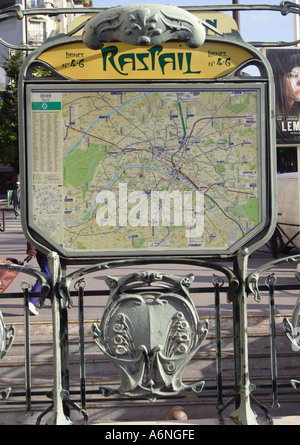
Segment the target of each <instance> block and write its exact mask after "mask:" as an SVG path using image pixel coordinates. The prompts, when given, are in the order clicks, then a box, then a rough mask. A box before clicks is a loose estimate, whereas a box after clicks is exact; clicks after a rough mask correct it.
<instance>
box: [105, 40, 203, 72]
mask: <svg viewBox="0 0 300 445" xmlns="http://www.w3.org/2000/svg"><path fill="white" fill-rule="evenodd" d="M101 53H102V69H103V71H107V70H108V66H110V67H112V68H113V69H114V70H115V71H116V72H117V73H119V74H121V75H122V76H128V72H133V71H149V70H150V71H155V70H157V69H159V70H160V72H161V74H162V75H165V69H166V66H170V68H171V71H175V72H176V71H180V72H181V73H182V74H192V73H194V74H200V73H201V71H199V70H196V71H193V70H192V52H188V51H187V52H170V51H169V52H164V48H163V47H162V46H161V45H155V46H153V47H151V48H149V49H148V50H146V51H145V52H144V53H135V52H132V53H126V54H123V53H121V54H119V49H118V47H117V46H115V45H110V46H106V47H104V48H102V49H101ZM127 66H128V68H127V72H126V67H127Z"/></svg>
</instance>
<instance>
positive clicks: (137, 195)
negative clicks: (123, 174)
mask: <svg viewBox="0 0 300 445" xmlns="http://www.w3.org/2000/svg"><path fill="white" fill-rule="evenodd" d="M96 203H97V205H98V206H99V207H98V210H97V212H96V222H97V224H98V225H99V226H100V227H128V226H129V227H130V226H131V227H147V226H151V227H157V226H161V227H168V226H171V225H172V226H177V227H184V228H185V236H186V237H189V238H192V237H193V238H194V237H200V236H201V235H202V233H203V229H204V195H203V193H201V192H199V191H196V192H192V191H184V192H181V191H179V190H173V191H171V192H169V191H157V190H156V191H152V192H151V193H150V194H149V193H146V192H144V191H139V190H134V191H132V192H130V193H128V187H127V184H126V183H120V184H119V193H118V196H116V194H115V193H114V192H112V191H110V190H103V191H101V192H100V193H99V194H98V196H97V199H96Z"/></svg>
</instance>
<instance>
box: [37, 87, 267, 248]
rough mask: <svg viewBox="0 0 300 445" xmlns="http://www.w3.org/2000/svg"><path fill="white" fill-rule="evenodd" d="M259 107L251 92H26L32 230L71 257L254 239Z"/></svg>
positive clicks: (216, 245) (225, 245)
mask: <svg viewBox="0 0 300 445" xmlns="http://www.w3.org/2000/svg"><path fill="white" fill-rule="evenodd" d="M259 101H260V90H259V88H256V87H249V88H243V89H240V88H235V87H232V88H228V87H225V86H223V87H218V89H217V88H203V89H189V90H184V89H179V90H175V89H173V90H172V89H167V88H163V89H162V87H161V88H156V89H155V90H154V89H153V91H149V90H147V91H145V90H142V89H138V88H136V89H135V90H126V91H124V90H122V91H118V90H105V89H103V90H101V91H100V90H99V91H93V90H91V91H89V90H88V89H85V90H67V91H65V90H61V91H59V90H57V89H56V90H47V91H46V90H45V91H41V90H37V91H35V90H34V91H32V93H31V121H32V131H31V144H32V153H33V156H32V159H33V160H32V170H33V176H32V196H33V198H32V202H33V216H32V220H33V224H34V226H35V228H36V229H37V230H38V231H39V232H41V233H43V234H46V236H47V237H49V238H51V239H52V240H53V242H55V243H56V244H57V245H60V246H62V247H63V248H64V249H65V250H66V251H72V252H73V251H95V250H97V251H104V252H116V251H121V250H122V251H123V250H125V251H126V250H127V251H134V252H135V254H137V253H138V252H137V251H138V250H142V251H146V252H147V251H148V252H150V251H151V252H152V251H154V252H162V251H163V252H165V251H168V250H169V251H172V252H176V251H177V250H178V251H189V252H192V251H195V252H199V251H200V252H201V250H205V251H210V250H214V251H216V250H219V251H226V250H227V249H229V248H230V247H231V246H233V245H235V244H236V243H238V242H239V241H240V240H241V239H243V238H245V237H246V238H247V237H248V238H249V236H250V237H251V231H253V229H254V228H255V227H256V226H257V225H258V224H260V222H261V218H262V216H261V208H260V207H261V199H260V197H261V184H260V175H259V172H258V163H259V162H260V161H259V156H260V155H259V146H260V145H261V144H262V142H261V136H260V125H261V123H260V113H259V112H258V110H259V109H260V108H259V107H260V103H259ZM50 121H51V125H52V127H51V128H53V126H54V127H55V128H56V131H55V132H54V134H53V131H50V130H49V128H50V124H49V123H48V122H50ZM41 128H42V129H43V135H42V136H41V135H40V129H41ZM41 138H43V139H42V140H41ZM45 144H46V145H48V147H50V148H51V147H52V148H51V149H49V152H50V153H49V155H48V158H47V159H45V158H44V159H43V158H42V156H43V154H42V146H45ZM51 153H53V155H51ZM42 159H43V161H42Z"/></svg>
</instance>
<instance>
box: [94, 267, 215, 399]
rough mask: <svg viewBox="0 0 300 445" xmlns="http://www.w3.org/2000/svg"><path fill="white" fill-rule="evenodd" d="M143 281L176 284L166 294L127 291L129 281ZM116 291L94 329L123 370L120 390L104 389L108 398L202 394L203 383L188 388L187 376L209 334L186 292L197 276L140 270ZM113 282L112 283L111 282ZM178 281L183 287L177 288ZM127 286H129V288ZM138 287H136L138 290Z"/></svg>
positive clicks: (101, 346)
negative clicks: (192, 359)
mask: <svg viewBox="0 0 300 445" xmlns="http://www.w3.org/2000/svg"><path fill="white" fill-rule="evenodd" d="M137 278H139V279H142V280H143V282H144V283H145V284H146V285H147V286H148V285H149V283H150V282H151V283H152V282H153V281H156V280H157V281H159V282H161V284H164V282H167V283H168V284H169V283H171V282H172V283H174V284H175V286H173V288H171V289H168V291H166V292H161V291H160V290H156V291H152V292H150V291H149V290H148V289H146V290H145V291H139V292H138V293H135V292H133V287H132V286H131V287H130V293H127V292H126V291H125V292H124V290H123V286H125V289H128V287H126V286H127V285H128V283H131V282H132V281H136V280H137ZM116 280H117V279H114V280H113V285H112V287H111V298H110V299H109V301H108V304H107V306H106V309H105V312H104V315H103V317H102V320H101V323H100V325H99V326H97V325H96V324H94V325H93V326H92V334H93V337H94V339H95V341H96V343H97V345H98V346H99V348H100V349H101V351H103V353H104V354H105V355H106V356H107V357H108V358H109V360H110V361H111V362H112V363H113V364H114V366H115V367H116V369H117V370H118V372H119V374H120V377H121V384H120V387H119V389H111V388H106V387H100V391H101V393H102V394H104V395H105V396H108V395H112V394H124V395H128V396H131V395H134V396H137V395H138V396H146V397H149V398H150V399H153V398H155V397H156V396H157V395H163V394H164V395H165V394H169V393H181V392H183V391H195V392H200V391H201V390H202V388H203V386H204V382H203V381H200V382H197V383H196V384H193V385H185V384H184V383H183V382H182V373H183V371H184V368H185V367H186V366H187V364H188V363H189V361H190V360H191V358H192V357H193V356H194V355H195V353H196V352H197V350H198V349H199V347H200V345H201V344H202V342H203V341H204V340H205V338H206V335H207V332H208V322H207V320H205V321H204V322H203V323H200V322H199V319H198V314H197V311H196V308H195V306H194V304H193V302H192V300H191V298H190V297H189V295H188V294H187V288H189V286H190V283H191V282H192V276H191V275H188V276H187V277H175V276H171V275H163V274H161V273H157V272H141V273H138V274H131V275H128V276H126V277H121V278H120V279H119V281H120V282H121V283H123V286H122V285H119V286H117V288H118V292H115V289H116V287H115V282H116ZM111 282H112V280H111V279H109V280H108V283H111ZM178 283H180V286H179V287H178ZM125 284H126V285H125ZM138 286H139V285H138V284H137V283H136V288H137V287H138Z"/></svg>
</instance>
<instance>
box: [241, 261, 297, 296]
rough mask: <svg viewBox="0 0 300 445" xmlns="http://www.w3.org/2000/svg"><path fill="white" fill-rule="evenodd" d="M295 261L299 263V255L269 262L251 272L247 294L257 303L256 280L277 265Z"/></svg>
mask: <svg viewBox="0 0 300 445" xmlns="http://www.w3.org/2000/svg"><path fill="white" fill-rule="evenodd" d="M297 261H300V255H293V256H288V257H285V258H280V259H278V260H275V261H270V262H269V263H267V264H264V265H263V266H261V267H259V268H258V269H256V270H254V271H253V272H251V273H250V274H249V275H248V278H247V287H248V291H249V293H252V294H254V299H255V301H257V302H259V301H260V300H261V297H260V292H259V289H258V280H259V278H260V276H261V275H262V274H263V273H264V272H266V271H268V270H270V269H274V268H276V267H277V266H278V265H279V264H287V263H295V262H297Z"/></svg>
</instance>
